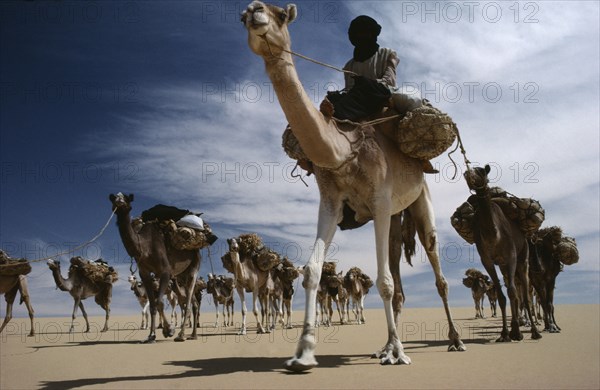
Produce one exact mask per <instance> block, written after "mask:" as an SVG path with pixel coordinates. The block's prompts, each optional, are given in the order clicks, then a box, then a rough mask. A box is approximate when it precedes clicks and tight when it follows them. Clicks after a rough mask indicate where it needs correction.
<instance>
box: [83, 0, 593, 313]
mask: <svg viewBox="0 0 600 390" xmlns="http://www.w3.org/2000/svg"><path fill="white" fill-rule="evenodd" d="M413 4H416V5H417V6H423V4H426V3H422V2H419V3H413ZM428 4H429V3H428ZM437 4H440V6H442V5H441V4H443V3H437ZM494 4H500V6H501V7H502V11H503V16H502V19H501V20H500V21H498V22H497V23H491V22H489V21H486V20H485V19H484V18H482V16H481V14H478V15H479V16H477V15H475V16H474V21H473V22H470V21H468V20H460V21H459V22H457V23H447V22H444V21H443V20H442V21H440V22H439V23H435V22H433V23H432V22H426V23H423V22H422V21H421V19H420V15H417V16H418V17H413V16H410V17H409V15H406V14H405V15H403V14H402V11H403V8H402V3H396V2H377V3H375V2H369V3H363V2H350V3H348V7H349V8H350V10H351V11H353V12H356V14H361V13H367V14H371V15H372V16H374V17H376V18H377V19H378V20H379V22H380V24H382V25H383V26H384V34H383V35H382V40H381V43H382V44H384V45H387V46H391V47H394V48H396V49H397V50H398V52H399V55H400V57H401V59H402V63H401V68H400V69H401V70H402V71H403V72H405V73H404V74H403V73H399V82H400V83H401V82H403V81H410V82H412V83H416V84H417V85H418V86H419V87H421V88H422V87H424V91H423V92H424V93H428V92H427V90H428V89H432V88H435V87H436V86H439V91H435V92H433V94H434V96H432V97H433V98H434V99H433V100H434V104H436V105H438V106H439V107H440V108H442V109H444V110H446V111H448V112H449V113H450V114H451V115H452V116H453V118H454V119H455V121H456V122H457V123H458V126H459V128H460V129H461V134H462V137H463V140H464V142H465V146H466V147H467V152H468V153H469V157H470V158H471V159H472V160H473V161H476V162H478V163H480V164H484V163H488V162H490V163H493V164H494V167H495V168H496V169H497V170H498V180H497V182H496V183H495V184H496V185H499V186H502V187H504V188H505V189H507V190H509V191H511V192H513V193H515V194H517V195H519V196H523V197H529V196H531V197H534V198H536V199H539V200H540V201H541V202H542V204H543V205H545V207H546V212H547V220H548V222H550V221H552V222H551V223H553V224H559V225H561V226H563V228H564V230H565V231H566V232H567V233H568V234H571V235H574V236H576V237H577V235H578V234H586V235H590V234H591V237H592V238H589V239H586V240H585V241H582V246H581V248H580V249H581V255H582V258H583V259H586V260H583V261H582V265H583V264H585V269H592V270H596V271H597V270H598V266H597V260H593V261H596V263H588V261H589V260H587V259H590V260H592V259H597V255H596V254H594V244H597V242H598V232H599V230H600V229H599V227H598V224H597V221H598V219H599V218H598V217H599V210H598V180H597V178H598V176H599V171H598V169H599V167H598V152H599V151H598V144H599V139H598V137H599V136H598V111H597V107H598V74H597V67H598V38H597V37H598V34H597V32H598V22H597V20H594V19H593V16H594V11H597V4H591V3H588V2H583V3H575V4H574V5H571V4H572V3H570V2H564V3H563V2H553V3H531V4H535V5H537V6H538V7H539V10H538V11H537V12H536V13H535V15H534V16H535V17H536V18H537V19H539V21H538V22H537V23H524V22H523V18H524V17H525V16H527V15H529V16H531V12H532V11H534V9H533V8H532V9H521V10H520V11H521V14H520V16H519V18H520V19H519V20H520V22H518V23H515V21H514V14H511V12H512V11H511V10H510V9H509V6H510V5H511V4H513V3H510V4H509V3H494ZM515 4H516V3H515ZM483 5H484V4H482V5H481V6H483ZM519 6H523V4H521V3H519ZM527 12H529V13H527ZM596 14H597V12H596ZM403 17H405V18H406V22H400V21H402V20H403ZM299 23H300V21H299ZM313 27H314V29H315V30H316V32H315V33H317V34H318V33H323V34H325V33H326V28H327V27H328V26H327V25H318V24H317V25H314V26H313ZM594 32H595V34H594ZM243 35H244V34H240V39H245V38H244V36H243ZM292 39H293V40H294V42H299V44H298V45H297V46H299V47H303V48H305V50H310V45H308V46H307V45H306V44H305V43H304V41H303V40H302V38H301V37H299V36H294V35H293V36H292ZM337 41H339V39H338V40H337ZM348 52H349V50H348ZM304 54H309V55H310V54H311V53H310V52H306V53H304ZM340 58H341V57H340ZM301 68H302V70H303V71H304V72H303V73H302V74H301V77H302V79H303V80H310V81H305V84H306V85H307V86H308V87H310V86H311V85H313V82H312V80H321V79H322V75H323V74H326V73H324V72H323V71H322V70H321V69H314V68H313V65H310V67H307V66H304V65H301ZM262 70H263V63H262V60H260V59H259V58H256V59H255V62H254V63H251V64H249V69H248V71H247V74H244V75H238V77H237V78H234V77H232V79H231V80H225V81H219V82H216V83H213V82H206V83H202V84H194V85H185V86H178V85H170V86H168V87H165V86H158V87H156V88H155V89H153V90H151V91H142V92H143V96H145V97H146V100H145V101H144V102H143V103H144V105H145V106H146V108H147V111H145V112H144V113H141V114H139V113H138V114H132V115H131V116H128V117H126V118H119V121H120V122H121V124H122V126H121V128H119V129H118V131H111V132H110V134H111V135H112V136H109V137H106V135H103V139H96V140H94V143H95V146H96V147H98V143H99V144H100V146H101V147H104V149H105V150H107V152H106V153H107V155H106V157H108V156H110V158H118V156H125V155H126V156H127V158H128V159H130V160H133V161H135V163H136V164H137V165H138V166H139V171H140V174H141V180H140V181H139V183H137V185H136V187H137V188H136V190H137V191H141V192H143V193H144V194H146V195H147V196H150V197H153V198H156V199H162V200H164V201H165V202H167V201H171V202H178V203H180V204H181V203H182V202H187V203H186V204H189V206H187V207H189V208H194V207H198V208H201V209H202V211H204V212H205V213H206V215H207V218H208V220H209V221H211V222H212V221H214V222H215V223H219V224H223V225H224V226H227V227H229V229H230V230H229V231H228V233H229V232H233V234H237V233H236V229H240V230H243V231H248V230H254V231H257V232H258V233H260V234H263V235H265V236H268V237H271V238H273V239H277V240H281V242H295V243H297V244H298V245H299V247H301V248H302V255H301V257H302V261H306V259H307V258H308V255H309V249H310V246H311V245H312V243H313V240H314V235H315V230H316V215H317V207H318V190H317V186H316V184H315V182H314V180H312V178H309V183H310V187H309V188H305V187H304V185H302V184H301V183H298V182H294V183H292V181H294V180H293V179H291V178H290V176H289V168H290V165H289V164H290V162H291V160H289V159H288V158H287V156H285V154H284V153H283V151H282V148H281V133H282V132H283V129H284V127H285V123H286V122H285V118H284V116H283V114H282V112H281V109H280V107H279V105H278V104H277V101H276V99H274V98H273V95H272V89H271V88H270V87H269V83H268V82H266V81H265V80H266V78H265V76H264V74H263V72H262ZM333 77H334V76H332V78H333ZM465 83H467V84H465ZM469 83H470V84H469ZM473 83H477V84H476V87H475V86H474V85H475V84H473ZM515 83H519V84H515ZM527 83H530V84H527ZM488 84H489V85H492V86H496V85H497V86H498V87H499V88H500V89H501V91H502V97H501V99H499V100H498V101H497V102H492V100H494V99H492V98H493V97H494V95H493V92H494V89H493V88H492V89H490V90H488V91H484V90H483V88H484V87H485V86H486V85H488ZM456 85H458V87H460V88H461V92H462V97H461V99H459V100H458V101H456V102H454V101H452V99H449V97H451V95H450V92H452V90H451V88H450V87H455V86H456ZM469 85H471V86H474V87H473V88H475V89H474V94H473V96H472V97H473V101H470V100H469V98H470V96H469V93H470V92H471V91H470V90H469V88H470V87H469ZM444 88H446V89H445V90H444ZM422 89H423V88H422ZM517 91H518V92H519V95H518V96H517V95H515V93H516V92H517ZM484 92H488V94H487V95H486V94H485V93H484ZM429 93H431V92H429ZM258 96H260V98H256V97H258ZM526 98H529V99H537V102H531V103H526V102H525V99H526ZM315 100H319V99H315ZM116 139H118V142H115V140H116ZM455 156H456V157H455V159H457V162H458V163H459V168H461V169H462V168H464V167H463V162H462V158H461V157H460V155H459V154H458V153H457V154H455ZM435 161H436V162H438V163H439V164H440V165H441V166H442V167H443V168H444V170H443V172H442V175H440V176H429V177H428V182H429V185H430V188H431V192H432V196H433V201H434V205H435V209H436V215H437V224H438V229H439V231H440V233H441V234H442V237H444V239H445V237H450V238H451V239H455V238H457V236H456V234H455V233H454V231H453V230H452V228H451V227H450V225H449V223H448V222H449V221H448V219H449V217H450V215H451V214H452V212H453V211H454V209H455V208H456V207H457V206H458V205H460V204H461V203H462V202H463V201H464V200H466V198H467V197H468V195H469V193H468V190H467V187H466V185H465V183H464V181H463V180H462V178H461V177H460V176H458V178H456V179H454V180H452V179H451V174H452V172H453V171H452V168H451V167H450V166H449V160H448V158H447V157H446V156H445V155H442V156H440V157H439V158H437V159H436V160H435ZM460 173H462V170H459V175H460ZM565 199H569V200H571V199H572V201H566V200H565ZM334 243H335V245H336V246H337V248H338V251H337V252H336V253H335V254H334V256H335V258H336V259H339V260H340V262H341V266H340V269H341V268H343V269H348V268H350V266H352V265H359V266H361V267H362V268H363V269H364V270H365V271H366V272H367V273H369V274H370V275H371V276H372V277H376V264H375V263H376V262H375V248H374V242H373V233H372V225H368V226H367V227H365V228H363V229H360V230H358V231H353V232H338V233H337V234H336V237H335V239H334ZM442 244H443V243H442ZM596 248H597V245H596ZM426 263H427V261H426V259H424V258H423V259H419V260H418V261H416V262H415V267H414V268H410V267H407V266H406V264H405V263H404V264H403V268H402V273H403V276H404V278H405V280H408V281H409V282H407V285H408V286H411V283H410V280H411V278H414V277H417V276H419V275H421V274H425V273H426V272H431V270H430V269H431V267H430V266H429V265H427V264H426ZM443 263H444V264H443V266H444V267H445V268H444V269H445V270H447V269H448V271H445V272H446V276H447V277H448V278H449V280H450V281H451V284H452V285H453V286H454V285H458V283H459V277H458V276H456V275H455V274H454V273H455V272H462V271H460V270H459V268H460V267H461V266H460V265H458V264H452V263H450V264H448V262H447V261H444V260H443ZM475 264H476V263H475ZM475 264H474V265H475ZM593 264H595V266H594V265H593ZM463 268H464V267H463ZM450 270H451V271H450ZM431 281H432V282H431V285H432V286H433V275H431ZM374 291H375V289H374ZM420 299H422V302H423V303H426V302H437V301H438V300H439V298H438V297H437V293H435V294H434V295H433V296H429V295H428V296H427V297H424V298H420Z"/></svg>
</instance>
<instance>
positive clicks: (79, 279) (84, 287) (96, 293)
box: [47, 259, 112, 333]
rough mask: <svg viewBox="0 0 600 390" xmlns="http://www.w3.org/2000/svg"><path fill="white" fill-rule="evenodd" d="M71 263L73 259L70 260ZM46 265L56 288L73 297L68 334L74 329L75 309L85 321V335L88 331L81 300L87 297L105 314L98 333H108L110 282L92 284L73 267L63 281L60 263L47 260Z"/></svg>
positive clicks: (88, 325)
mask: <svg viewBox="0 0 600 390" xmlns="http://www.w3.org/2000/svg"><path fill="white" fill-rule="evenodd" d="M71 261H73V259H71ZM47 264H48V268H50V271H51V272H52V276H53V277H54V282H55V283H56V287H57V288H58V289H59V290H61V291H67V292H68V293H69V294H70V295H71V296H72V297H73V301H74V304H73V314H72V315H71V326H70V328H69V333H72V332H73V331H74V329H75V324H74V323H75V318H76V314H77V308H79V309H81V314H82V315H83V318H84V320H85V333H88V332H89V331H90V323H89V321H88V317H87V313H86V311H85V308H84V307H83V300H85V299H87V298H89V297H94V301H95V302H96V303H97V304H98V305H99V306H100V307H101V308H102V309H104V311H105V312H106V316H105V321H104V327H103V328H102V329H101V330H100V332H106V331H108V319H109V317H110V301H111V298H112V282H110V283H109V282H93V281H92V280H90V279H89V278H87V277H85V276H83V275H82V274H81V273H80V272H78V271H77V270H76V269H74V268H73V266H71V267H70V268H69V273H68V276H67V279H65V278H63V276H62V274H61V272H60V261H54V260H48V262H47Z"/></svg>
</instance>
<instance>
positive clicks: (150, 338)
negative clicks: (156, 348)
mask: <svg viewBox="0 0 600 390" xmlns="http://www.w3.org/2000/svg"><path fill="white" fill-rule="evenodd" d="M140 343H141V344H154V343H156V336H148V338H147V339H146V340H142V341H140Z"/></svg>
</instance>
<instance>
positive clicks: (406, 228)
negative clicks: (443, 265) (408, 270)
mask: <svg viewBox="0 0 600 390" xmlns="http://www.w3.org/2000/svg"><path fill="white" fill-rule="evenodd" d="M401 232H402V246H404V257H405V258H406V262H407V263H408V264H409V265H410V266H411V267H412V257H413V256H414V255H415V247H416V245H417V242H416V240H415V234H416V232H417V229H416V227H415V221H414V220H413V218H412V215H411V214H410V211H408V209H406V210H404V211H403V212H402V228H401Z"/></svg>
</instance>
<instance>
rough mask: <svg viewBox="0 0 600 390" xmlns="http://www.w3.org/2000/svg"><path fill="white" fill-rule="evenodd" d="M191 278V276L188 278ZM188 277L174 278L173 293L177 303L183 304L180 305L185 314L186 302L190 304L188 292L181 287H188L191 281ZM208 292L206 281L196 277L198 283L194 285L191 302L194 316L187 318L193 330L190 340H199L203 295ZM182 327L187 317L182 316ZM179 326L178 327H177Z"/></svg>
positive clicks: (188, 324)
mask: <svg viewBox="0 0 600 390" xmlns="http://www.w3.org/2000/svg"><path fill="white" fill-rule="evenodd" d="M187 277H189V276H187ZM187 277H186V276H183V275H179V276H178V277H176V278H174V279H173V280H172V291H173V294H174V295H175V297H176V301H175V302H182V303H180V306H181V311H182V312H183V313H185V312H186V311H187V306H186V305H187V304H186V303H185V302H188V299H187V295H186V294H187V290H185V289H183V288H181V286H180V285H184V286H186V285H187V284H188V283H189V281H188V280H187ZM204 290H206V282H205V281H204V279H203V278H202V277H196V281H195V285H194V290H193V291H192V300H191V305H192V315H191V318H190V317H187V318H188V320H187V326H189V327H191V328H192V334H191V335H190V336H188V338H187V339H188V340H197V339H198V328H199V327H200V306H201V304H202V295H203V291H204ZM176 306H177V304H175V307H176ZM181 321H182V326H183V322H184V321H186V317H184V316H182V319H181ZM175 326H177V325H175Z"/></svg>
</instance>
